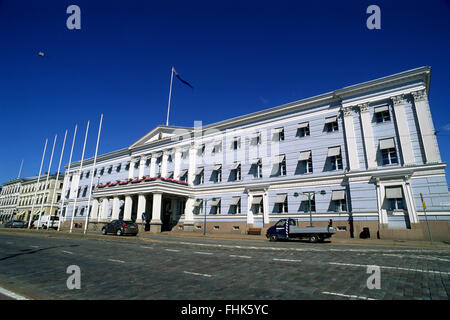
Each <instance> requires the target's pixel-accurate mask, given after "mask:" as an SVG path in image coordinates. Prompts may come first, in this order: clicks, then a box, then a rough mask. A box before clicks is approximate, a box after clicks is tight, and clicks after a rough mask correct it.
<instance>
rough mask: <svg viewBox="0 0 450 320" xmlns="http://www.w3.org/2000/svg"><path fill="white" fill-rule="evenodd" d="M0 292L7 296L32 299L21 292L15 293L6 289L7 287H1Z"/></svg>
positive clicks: (16, 298) (17, 298)
mask: <svg viewBox="0 0 450 320" xmlns="http://www.w3.org/2000/svg"><path fill="white" fill-rule="evenodd" d="M0 294H3V295H5V296H7V297H10V298H13V299H15V300H30V299H28V298H26V297H24V296H21V295H20V294H17V293H14V292H12V291H9V290H6V289H5V288H2V287H0Z"/></svg>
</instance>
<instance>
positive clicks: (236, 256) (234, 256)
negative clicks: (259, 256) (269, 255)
mask: <svg viewBox="0 0 450 320" xmlns="http://www.w3.org/2000/svg"><path fill="white" fill-rule="evenodd" d="M230 257H232V258H243V259H251V258H252V257H250V256H238V255H235V254H230Z"/></svg>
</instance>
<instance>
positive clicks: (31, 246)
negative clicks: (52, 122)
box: [30, 246, 39, 248]
mask: <svg viewBox="0 0 450 320" xmlns="http://www.w3.org/2000/svg"><path fill="white" fill-rule="evenodd" d="M30 247H32V248H39V246H30Z"/></svg>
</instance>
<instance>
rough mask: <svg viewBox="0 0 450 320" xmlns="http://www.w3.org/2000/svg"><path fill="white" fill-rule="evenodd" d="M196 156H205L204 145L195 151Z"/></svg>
mask: <svg viewBox="0 0 450 320" xmlns="http://www.w3.org/2000/svg"><path fill="white" fill-rule="evenodd" d="M197 155H198V156H204V155H205V145H204V144H202V145H201V146H200V147H199V148H198V150H197Z"/></svg>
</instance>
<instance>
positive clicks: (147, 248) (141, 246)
mask: <svg viewBox="0 0 450 320" xmlns="http://www.w3.org/2000/svg"><path fill="white" fill-rule="evenodd" d="M141 248H145V249H153V247H146V246H141Z"/></svg>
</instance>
